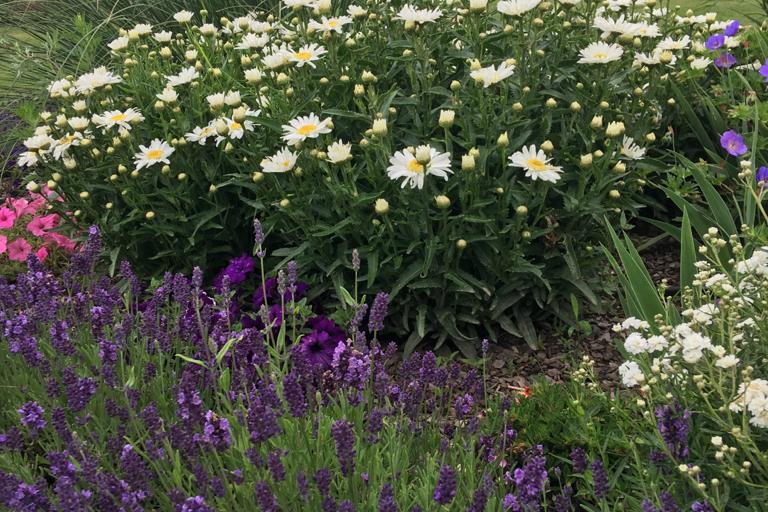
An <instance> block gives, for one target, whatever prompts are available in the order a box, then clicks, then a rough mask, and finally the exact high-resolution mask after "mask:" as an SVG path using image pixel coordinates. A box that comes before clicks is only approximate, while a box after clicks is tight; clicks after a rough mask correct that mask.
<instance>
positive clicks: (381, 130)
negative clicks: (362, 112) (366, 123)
mask: <svg viewBox="0 0 768 512" xmlns="http://www.w3.org/2000/svg"><path fill="white" fill-rule="evenodd" d="M373 134H374V135H376V136H377V137H383V136H384V135H386V134H387V120H386V119H374V121H373Z"/></svg>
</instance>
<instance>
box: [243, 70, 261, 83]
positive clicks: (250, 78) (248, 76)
mask: <svg viewBox="0 0 768 512" xmlns="http://www.w3.org/2000/svg"><path fill="white" fill-rule="evenodd" d="M262 78H263V75H262V74H261V71H259V70H258V69H246V70H245V80H246V82H248V83H249V84H258V83H260V82H261V80H262Z"/></svg>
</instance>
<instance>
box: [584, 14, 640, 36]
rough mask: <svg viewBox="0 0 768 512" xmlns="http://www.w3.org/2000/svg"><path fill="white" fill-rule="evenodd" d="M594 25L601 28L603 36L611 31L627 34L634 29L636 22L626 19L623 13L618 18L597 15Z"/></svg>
mask: <svg viewBox="0 0 768 512" xmlns="http://www.w3.org/2000/svg"><path fill="white" fill-rule="evenodd" d="M592 26H593V27H594V28H596V29H598V30H600V31H601V32H602V33H603V36H606V35H608V34H611V33H616V34H625V33H628V32H630V31H631V30H633V29H634V23H630V22H629V21H627V20H625V19H624V15H623V14H622V15H621V16H619V17H618V18H617V19H613V18H604V17H602V16H596V17H595V21H594V22H593V23H592Z"/></svg>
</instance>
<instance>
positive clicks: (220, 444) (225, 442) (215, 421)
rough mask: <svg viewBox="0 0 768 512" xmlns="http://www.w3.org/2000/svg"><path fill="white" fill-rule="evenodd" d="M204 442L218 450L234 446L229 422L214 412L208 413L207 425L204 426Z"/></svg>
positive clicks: (206, 415)
mask: <svg viewBox="0 0 768 512" xmlns="http://www.w3.org/2000/svg"><path fill="white" fill-rule="evenodd" d="M203 441H204V442H206V443H208V444H210V445H212V446H213V447H214V448H216V449H217V450H226V449H227V448H229V447H230V446H231V445H232V437H231V436H230V433H229V421H228V420H227V419H226V418H222V417H221V416H219V415H218V414H216V413H215V412H213V411H208V412H206V413H205V425H204V426H203Z"/></svg>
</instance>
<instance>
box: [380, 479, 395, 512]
mask: <svg viewBox="0 0 768 512" xmlns="http://www.w3.org/2000/svg"><path fill="white" fill-rule="evenodd" d="M379 512H397V503H395V496H394V490H393V489H392V484H389V483H386V484H384V486H383V487H382V488H381V494H379Z"/></svg>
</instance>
